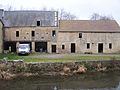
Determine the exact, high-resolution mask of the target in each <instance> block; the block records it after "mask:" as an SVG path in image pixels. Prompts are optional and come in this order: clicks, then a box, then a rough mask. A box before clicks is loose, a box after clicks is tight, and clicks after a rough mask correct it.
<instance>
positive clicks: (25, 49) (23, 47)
mask: <svg viewBox="0 0 120 90" xmlns="http://www.w3.org/2000/svg"><path fill="white" fill-rule="evenodd" d="M17 53H18V54H19V55H20V54H23V55H25V54H27V55H28V54H30V45H29V44H19V47H18V50H17Z"/></svg>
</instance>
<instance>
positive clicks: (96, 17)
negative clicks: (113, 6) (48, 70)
mask: <svg viewBox="0 0 120 90" xmlns="http://www.w3.org/2000/svg"><path fill="white" fill-rule="evenodd" d="M90 19H91V20H114V18H113V17H112V16H104V15H99V14H98V13H93V14H92V16H91V18H90Z"/></svg>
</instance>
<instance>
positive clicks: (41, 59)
mask: <svg viewBox="0 0 120 90" xmlns="http://www.w3.org/2000/svg"><path fill="white" fill-rule="evenodd" d="M37 55H38V56H39V55H46V56H47V55H50V54H30V55H28V56H18V55H17V54H14V53H10V54H0V59H1V60H2V59H3V58H5V57H6V58H7V60H18V59H22V60H24V61H25V62H73V61H81V60H111V59H113V57H114V58H115V59H116V60H120V55H116V54H114V55H113V54H112V55H111V54H110V55H104V54H103V55H75V56H74V55H73V56H72V55H64V56H62V57H52V58H51V57H42V56H41V57H36V56H37Z"/></svg>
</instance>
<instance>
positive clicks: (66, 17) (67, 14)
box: [58, 9, 77, 20]
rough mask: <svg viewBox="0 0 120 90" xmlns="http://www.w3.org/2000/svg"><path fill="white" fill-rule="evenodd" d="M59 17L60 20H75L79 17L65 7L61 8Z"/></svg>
mask: <svg viewBox="0 0 120 90" xmlns="http://www.w3.org/2000/svg"><path fill="white" fill-rule="evenodd" d="M58 12H59V19H60V20H75V19H77V17H76V16H75V15H73V14H71V13H70V12H66V11H65V10H64V9H60V10H59V11H58Z"/></svg>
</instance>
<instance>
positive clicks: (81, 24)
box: [59, 20, 120, 32]
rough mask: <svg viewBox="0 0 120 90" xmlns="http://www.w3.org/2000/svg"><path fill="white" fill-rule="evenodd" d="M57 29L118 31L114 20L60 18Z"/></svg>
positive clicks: (119, 28)
mask: <svg viewBox="0 0 120 90" xmlns="http://www.w3.org/2000/svg"><path fill="white" fill-rule="evenodd" d="M59 28H60V30H59V31H83V32H84V31H86V32H120V27H119V25H118V24H117V22H116V21H115V20H61V21H59Z"/></svg>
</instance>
